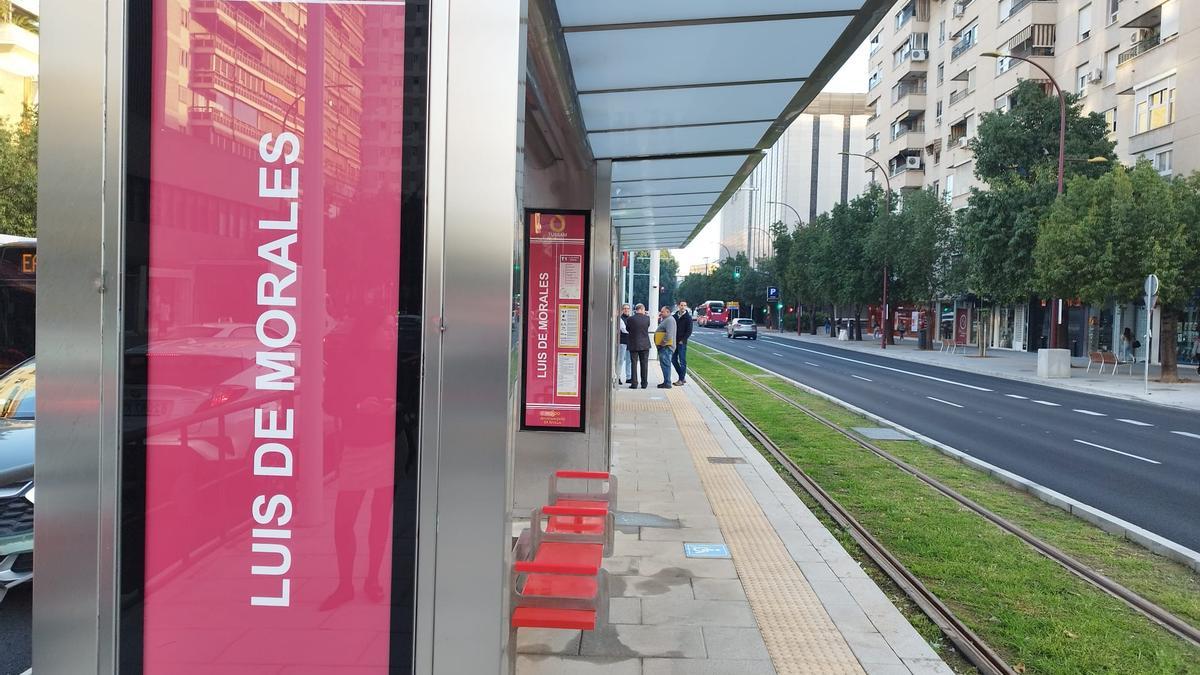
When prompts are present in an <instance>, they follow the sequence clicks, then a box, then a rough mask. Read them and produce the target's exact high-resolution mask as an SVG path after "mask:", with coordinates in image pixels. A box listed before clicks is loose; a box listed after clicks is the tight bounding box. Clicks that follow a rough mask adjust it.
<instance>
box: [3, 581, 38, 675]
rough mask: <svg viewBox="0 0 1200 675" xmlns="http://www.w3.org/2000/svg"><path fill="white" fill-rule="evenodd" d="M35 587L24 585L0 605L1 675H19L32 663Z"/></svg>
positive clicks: (15, 589)
mask: <svg viewBox="0 0 1200 675" xmlns="http://www.w3.org/2000/svg"><path fill="white" fill-rule="evenodd" d="M32 621H33V586H32V584H21V585H20V586H18V587H16V588H14V589H12V590H11V591H9V592H8V595H6V596H4V600H3V601H0V675H20V674H21V673H23V672H25V671H26V670H29V667H30V665H31V664H32V663H33V642H32V628H33V626H32V625H31V623H32Z"/></svg>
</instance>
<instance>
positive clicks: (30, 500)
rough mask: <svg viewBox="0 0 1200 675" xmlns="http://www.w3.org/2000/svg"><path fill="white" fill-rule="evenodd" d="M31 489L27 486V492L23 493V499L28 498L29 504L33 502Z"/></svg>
mask: <svg viewBox="0 0 1200 675" xmlns="http://www.w3.org/2000/svg"><path fill="white" fill-rule="evenodd" d="M33 490H34V489H33V488H29V492H26V493H25V499H28V500H29V503H30V504H32V503H33Z"/></svg>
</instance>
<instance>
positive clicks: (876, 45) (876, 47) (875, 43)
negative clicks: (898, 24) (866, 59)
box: [871, 33, 883, 54]
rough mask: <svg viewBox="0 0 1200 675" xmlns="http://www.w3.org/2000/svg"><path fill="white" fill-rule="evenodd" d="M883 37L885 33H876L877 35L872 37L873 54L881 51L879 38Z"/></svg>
mask: <svg viewBox="0 0 1200 675" xmlns="http://www.w3.org/2000/svg"><path fill="white" fill-rule="evenodd" d="M881 37H883V33H876V34H875V37H873V38H871V54H874V53H875V52H877V51H879V39H880V38H881Z"/></svg>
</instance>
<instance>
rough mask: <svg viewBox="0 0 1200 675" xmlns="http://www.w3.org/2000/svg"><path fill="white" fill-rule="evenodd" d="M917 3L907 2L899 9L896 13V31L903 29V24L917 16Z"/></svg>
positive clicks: (915, 1) (913, 0) (912, 0)
mask: <svg viewBox="0 0 1200 675" xmlns="http://www.w3.org/2000/svg"><path fill="white" fill-rule="evenodd" d="M917 3H918V0H908V2H906V3H904V6H903V7H901V8H900V11H899V12H896V30H900V29H901V28H903V27H904V24H906V23H908V22H909V21H910V20H911V19H913V18H914V17H916V16H917Z"/></svg>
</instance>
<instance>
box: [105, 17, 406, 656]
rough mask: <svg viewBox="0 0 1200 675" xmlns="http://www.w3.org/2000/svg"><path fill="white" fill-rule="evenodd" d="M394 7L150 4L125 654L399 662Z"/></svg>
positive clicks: (402, 447) (399, 73) (398, 122)
mask: <svg viewBox="0 0 1200 675" xmlns="http://www.w3.org/2000/svg"><path fill="white" fill-rule="evenodd" d="M405 13H406V6H405V2H403V1H401V0H396V1H389V0H371V2H361V1H359V0H298V1H294V2H284V1H278V0H254V1H250V0H152V16H153V29H152V35H153V41H152V43H150V44H152V50H153V59H152V66H151V67H150V68H149V71H148V72H149V76H150V79H151V82H150V85H151V86H150V91H149V96H150V102H149V104H148V111H149V131H148V137H147V139H146V140H147V141H148V147H149V151H148V153H147V159H148V178H149V181H148V191H149V196H148V200H147V202H146V204H147V206H146V208H147V212H146V213H145V214H144V215H141V216H140V218H142V219H144V220H145V221H146V222H147V224H146V225H143V226H142V227H145V228H146V233H147V234H146V236H147V237H148V242H149V244H148V250H147V251H146V253H145V256H146V262H145V265H144V268H142V270H141V271H140V272H139V273H140V274H142V275H143V276H144V278H142V279H140V280H135V281H134V282H131V283H135V284H141V287H143V288H144V289H145V291H144V293H145V302H146V311H145V315H144V316H145V328H144V331H145V332H144V335H145V344H144V346H141V347H132V348H131V350H130V351H131V354H130V355H129V356H127V359H132V358H140V359H142V362H143V363H144V378H145V379H144V386H140V390H139V388H138V387H135V388H133V389H131V388H130V387H129V386H128V385H127V387H126V412H127V419H128V415H129V414H130V411H131V410H132V411H133V412H134V414H137V413H140V414H142V415H144V421H145V427H144V456H145V461H144V464H145V485H144V542H143V543H144V556H143V561H144V569H143V570H142V574H141V577H142V578H141V580H140V581H141V588H140V590H141V592H142V596H141V597H142V600H143V602H142V605H141V614H140V616H139V618H140V622H141V654H140V657H141V659H140V665H141V670H142V671H143V672H145V673H148V674H152V675H160V674H161V675H186V674H189V673H222V674H228V675H232V674H236V673H246V674H247V675H249V674H252V673H253V674H257V673H268V672H269V673H291V674H301V673H314V674H315V673H321V674H327V675H337V674H339V673H356V674H359V673H362V674H367V673H380V674H383V673H396V672H408V671H409V668H410V663H408V662H403V663H398V662H395V661H396V659H397V657H396V654H397V653H398V652H397V650H396V647H395V642H396V641H397V640H398V639H403V638H404V636H403V633H405V632H407V631H411V626H408V625H403V626H402V625H397V623H396V621H397V619H396V618H395V617H396V616H399V615H400V614H401V613H402V612H398V611H397V610H396V608H397V607H400V606H402V605H404V603H406V602H407V603H411V597H407V598H401V597H400V596H401V595H406V594H407V595H411V589H410V587H409V585H408V584H407V583H401V582H399V581H397V579H399V578H400V577H399V576H398V575H400V574H408V575H411V574H412V569H411V561H409V562H403V561H402V559H401V558H402V557H396V556H394V553H395V549H397V548H404V547H405V546H406V544H402V543H398V542H402V541H408V540H406V539H403V537H407V536H409V535H410V534H411V532H403V533H402V532H401V531H400V530H408V529H411V528H410V527H408V526H405V527H401V525H402V524H403V523H407V522H408V521H410V520H413V518H414V517H413V516H412V514H401V515H400V516H397V515H396V513H395V511H396V509H397V508H401V506H398V504H401V505H402V506H403V509H404V510H412V507H411V506H409V505H408V504H409V503H408V502H407V501H404V500H405V499H406V498H405V497H404V496H403V495H404V494H405V492H404V489H403V488H401V487H400V484H401V483H404V482H405V481H407V480H408V478H409V477H411V476H413V475H415V471H416V469H415V468H414V464H415V459H414V454H415V452H416V448H415V447H414V445H415V444H414V443H413V442H412V441H411V440H409V439H410V438H412V436H411V435H410V434H409V433H408V432H406V431H405V430H404V429H402V428H400V427H402V426H404V424H405V422H404V419H405V417H404V416H405V411H404V410H403V408H404V407H405V403H404V401H405V395H404V394H402V393H400V392H401V391H403V390H406V388H408V387H409V384H410V383H411V382H414V381H415V378H416V377H417V373H418V372H419V370H418V369H417V368H415V367H412V366H411V364H406V363H404V361H403V360H404V358H405V357H404V356H398V354H400V353H403V352H404V350H405V349H406V347H404V346H402V343H404V342H405V341H406V339H407V338H405V335H406V331H407V332H412V331H408V330H407V329H406V321H409V320H411V319H412V318H413V317H411V316H408V315H409V314H410V313H411V312H406V311H404V308H403V307H402V303H403V301H402V300H401V295H402V294H405V293H404V288H403V287H402V283H401V279H402V273H403V272H405V271H406V270H402V269H401V260H402V256H401V248H402V246H401V243H402V230H401V209H402V182H403V181H402V180H401V172H402V170H403V169H402V166H401V157H402V156H405V157H407V155H403V150H404V147H405V146H404V144H403V142H402V138H403V130H404V128H403V123H404V121H405V120H404V119H403V117H402V116H403V115H404V113H405V107H404V102H405V90H404V87H405V58H406V52H405V36H406V32H405ZM406 161H407V160H406ZM131 189H134V190H136V187H135V188H131ZM130 218H131V221H133V220H136V219H138V218H139V216H138V215H137V214H131V216H130ZM404 241H405V245H406V246H407V245H408V239H407V238H406V239H405V240H404ZM130 246H134V245H133V244H130ZM415 248H419V242H418V246H417V247H415ZM404 259H405V260H407V259H408V258H404ZM408 295H412V294H411V293H409V294H408ZM417 295H419V293H417ZM410 346H411V345H410ZM398 387H399V388H398ZM131 397H132V398H134V399H137V400H134V401H130V400H129V399H130V398H131ZM398 401H399V404H398ZM127 424H128V422H127ZM125 470H126V471H131V470H133V469H131V468H128V467H127V468H126V469H125ZM126 480H129V479H128V478H127V479H126ZM397 568H403V569H401V570H398V569H397ZM400 586H402V587H403V589H405V590H400V588H399V587H400ZM409 607H410V608H411V605H409ZM397 636H399V637H397ZM401 651H403V650H401ZM122 672H127V671H126V670H125V669H123V670H122Z"/></svg>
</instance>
